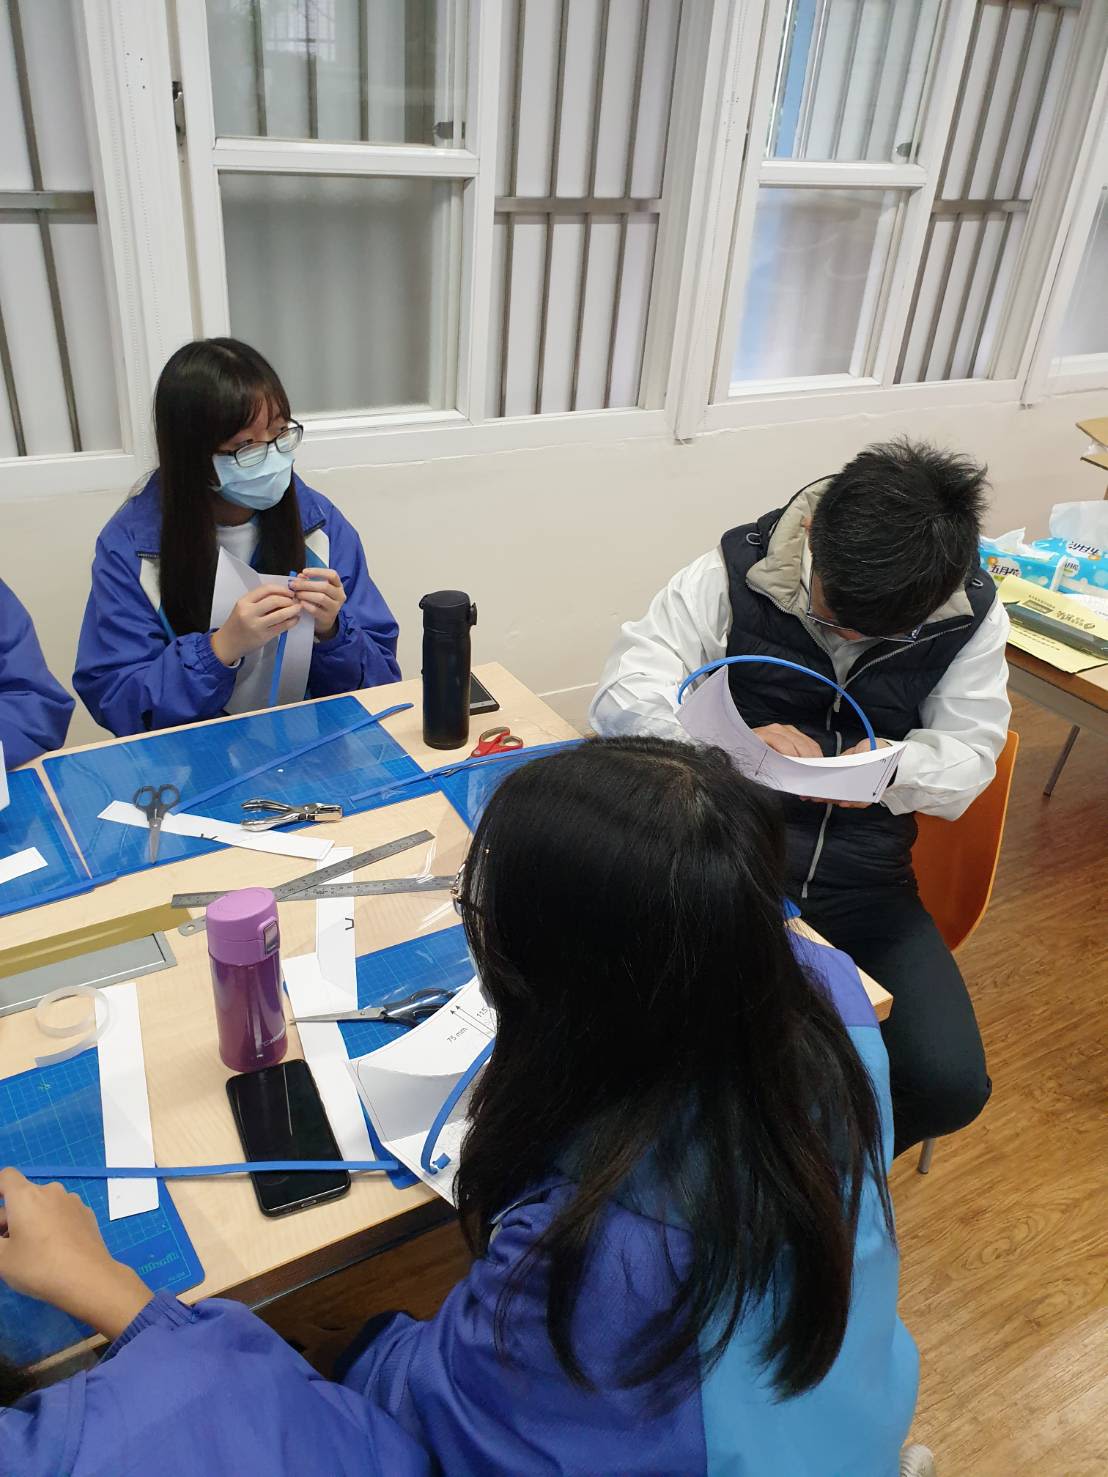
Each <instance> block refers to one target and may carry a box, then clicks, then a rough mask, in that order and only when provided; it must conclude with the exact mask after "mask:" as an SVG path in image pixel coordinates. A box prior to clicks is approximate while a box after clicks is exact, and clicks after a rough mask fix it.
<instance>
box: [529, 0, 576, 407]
mask: <svg viewBox="0 0 1108 1477" xmlns="http://www.w3.org/2000/svg"><path fill="white" fill-rule="evenodd" d="M560 6H561V14H560V15H559V17H558V69H557V72H556V74H555V80H554V126H553V129H552V132H551V138H550V198H551V200H554V199H556V197H557V194H558V162H559V157H560V155H561V148H562V105H563V103H564V102H565V90H566V37H567V35H568V33H569V0H560ZM554 214H555V212H554V211H553V210H548V211H547V212H546V230H545V237H544V240H543V262H542V299H541V301H542V307H541V310H540V314H539V349H538V355H537V358H536V364H535V414H536V415H541V414H542V382H543V369H544V366H545V363H546V328H547V322H548V320H549V317H550V265H551V261H552V259H553V256H554Z"/></svg>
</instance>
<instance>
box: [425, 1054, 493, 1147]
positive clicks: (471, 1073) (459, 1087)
mask: <svg viewBox="0 0 1108 1477" xmlns="http://www.w3.org/2000/svg"><path fill="white" fill-rule="evenodd" d="M495 1045H496V1042H495V1041H490V1042H489V1044H488V1045H487V1046H485V1047H483V1048H482V1049H481V1051H479V1052H478V1054H477V1056H476V1058H475V1059H474V1060H473V1061H472V1062H471V1063H470V1065H469V1066H468V1067H467V1068H466V1069H465V1071H464V1072H463V1073H462V1075H461V1076H460V1077H459V1078H458V1080H457V1082H456V1083H455V1084H454V1087H453V1088H452V1089H451V1091H450V1093H449V1095H448V1096H447V1099H446V1101H445V1102H444V1103H443V1105H442V1107H441V1108H440V1109H439V1111H438V1112H437V1113H436V1114H435V1121H434V1122H433V1123H432V1124H431V1127H430V1128H429V1129H428V1130H427V1137H426V1138H425V1139H424V1141H423V1152H422V1153H421V1154H420V1156H419V1163H420V1168H421V1169H422V1170H423V1172H424V1174H438V1172H439V1170H440V1169H445V1168H446V1166H447V1165H448V1164H449V1163H450V1156H449V1154H440V1155H439V1157H438V1158H437V1159H435V1160H432V1158H431V1155H432V1154H433V1153H434V1152H435V1145H436V1144H437V1143H438V1141H439V1134H440V1133H442V1131H443V1129H444V1128H445V1127H446V1123H447V1120H448V1119H449V1117H450V1115H451V1113H453V1111H454V1109H455V1108H456V1107H457V1105H458V1100H459V1099H460V1098H461V1096H462V1093H463V1092H465V1090H466V1088H467V1087H468V1086H469V1084H470V1083H471V1082H472V1081H473V1079H474V1077H476V1076H477V1073H478V1072H479V1071H480V1070H481V1068H482V1067H483V1066H484V1065H485V1063H486V1062H487V1061H488V1059H489V1057H490V1056H492V1049H493V1047H494V1046H495Z"/></svg>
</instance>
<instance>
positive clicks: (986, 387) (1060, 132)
mask: <svg viewBox="0 0 1108 1477" xmlns="http://www.w3.org/2000/svg"><path fill="white" fill-rule="evenodd" d="M785 5H786V0H719V3H717V5H716V12H717V33H718V34H717V36H716V46H717V52H716V63H715V70H714V73H713V75H712V76H710V77H709V78H708V79H707V83H706V86H705V90H704V96H705V102H704V114H703V121H704V123H705V124H706V126H707V128H708V130H709V133H710V138H709V140H708V142H707V145H706V146H705V148H704V150H703V155H702V158H701V161H700V162H701V164H702V168H703V172H704V175H705V180H706V187H705V189H704V191H703V196H704V216H703V220H702V224H701V230H700V238H699V251H698V258H697V260H696V261H695V265H692V275H694V277H695V287H694V289H693V291H692V293H691V294H690V295H689V296H688V300H687V301H686V303H685V305H684V312H683V314H682V317H681V325H682V329H683V334H684V344H683V352H684V354H685V356H686V362H685V364H684V365H681V366H675V368H674V373H673V375H672V376H671V382H670V393H671V401H670V404H671V418H672V425H673V429H674V434H675V435H676V436H677V437H678V439H680V440H688V439H691V438H692V437H694V436H695V435H697V434H699V433H701V432H705V431H714V430H722V429H726V428H729V427H740V426H748V425H766V424H773V423H777V422H789V421H801V420H808V419H811V418H813V417H814V416H820V417H823V416H835V415H850V414H865V413H888V412H890V411H897V410H906V409H911V408H919V409H923V408H932V407H941V406H944V405H953V404H957V405H966V404H974V403H977V404H987V403H990V402H1001V401H1008V402H1011V401H1018V400H1019V399H1020V398H1021V396H1022V395H1023V393H1024V388H1025V383H1026V380H1027V376H1028V373H1029V371H1030V368H1031V362H1032V356H1033V354H1034V351H1035V344H1036V340H1037V337H1038V333H1039V330H1040V326H1041V324H1042V321H1043V316H1044V314H1045V312H1046V308H1047V303H1048V300H1049V298H1050V294H1051V289H1052V287H1053V278H1054V273H1055V271H1056V269H1057V263H1058V257H1059V255H1060V253H1061V248H1062V244H1063V242H1064V239H1065V232H1066V230H1067V228H1068V225H1069V221H1070V219H1071V217H1072V214H1073V210H1074V207H1075V204H1076V198H1077V191H1076V189H1075V188H1074V181H1075V178H1079V177H1080V174H1081V170H1082V165H1083V160H1084V157H1085V155H1086V153H1087V150H1088V148H1089V146H1090V142H1091V139H1092V138H1093V137H1095V122H1094V120H1095V118H1096V116H1097V115H1096V113H1095V108H1094V110H1093V112H1092V113H1091V112H1090V106H1089V104H1090V100H1097V99H1099V97H1100V94H1101V92H1102V91H1103V89H1104V85H1105V78H1104V75H1103V68H1102V66H1101V63H1102V61H1103V58H1104V56H1105V53H1106V51H1108V6H1100V7H1097V6H1092V7H1086V8H1085V10H1084V11H1083V13H1082V15H1081V17H1080V19H1079V22H1078V24H1079V26H1080V30H1079V32H1078V33H1077V35H1076V37H1075V40H1074V44H1073V49H1072V52H1071V58H1072V62H1071V71H1070V76H1069V85H1068V101H1067V104H1066V107H1065V109H1064V110H1063V114H1062V116H1061V118H1060V121H1059V124H1058V126H1057V127H1056V129H1055V135H1054V139H1053V142H1052V150H1053V155H1052V157H1053V158H1054V159H1055V160H1058V161H1060V163H1061V165H1062V166H1064V167H1061V168H1055V169H1044V171H1043V179H1042V182H1041V184H1040V188H1039V190H1038V192H1037V198H1036V202H1035V205H1034V206H1033V208H1032V210H1031V212H1030V214H1029V218H1028V226H1027V230H1026V232H1025V241H1024V244H1023V245H1022V246H1021V252H1020V260H1019V263H1018V266H1017V271H1018V272H1019V273H1020V275H1021V281H1022V282H1023V283H1024V284H1026V289H1025V290H1023V291H1021V290H1019V289H1017V290H1016V291H1014V292H1013V293H1012V294H1011V297H1010V309H1009V312H1008V313H1007V314H1006V318H1005V321H1004V323H1003V324H1002V326H1001V328H1000V331H999V334H998V345H997V350H996V356H995V358H996V362H997V364H998V365H1000V366H1001V367H1002V368H1003V371H1004V372H1003V374H1001V375H998V376H997V377H996V378H993V379H988V380H984V379H977V380H968V379H967V380H953V381H948V382H939V383H936V382H930V383H926V384H909V385H902V384H896V383H894V376H895V372H896V358H897V352H898V350H899V345H900V342H901V336H902V333H903V330H904V326H905V324H906V322H907V318H908V313H909V311H910V306H911V295H912V291H913V287H914V283H915V279H916V271H917V269H918V265H919V261H920V258H921V255H922V251H923V246H924V239H925V234H926V230H927V224H928V220H929V218H930V213H931V207H932V203H933V201H934V196H935V191H936V189H937V185H938V176H939V172H940V168H941V161H942V154H943V149H944V146H945V142H946V138H947V134H948V132H949V129H950V126H951V123H952V119H953V115H954V108H955V105H956V101H957V92H958V85H959V81H960V78H961V72H962V65H963V61H964V58H965V54H966V50H967V47H968V44H969V40H970V35H971V31H972V25H973V16H974V9H975V0H945V4H944V7H943V10H942V13H941V15H940V18H939V22H938V31H937V39H936V45H935V47H934V49H933V53H932V64H931V67H930V72H929V78H928V82H927V84H926V85H925V89H924V96H923V102H922V107H921V119H920V124H919V128H918V139H919V145H918V149H917V156H916V158H915V160H914V161H913V162H912V163H910V164H904V165H900V164H884V163H880V162H874V163H857V164H840V163H837V162H833V163H830V164H828V163H823V162H808V161H801V160H772V159H764V158H763V157H762V153H763V141H764V139H765V137H766V133H767V130H768V123H769V112H770V108H771V105H772V95H773V83H774V75H775V71H776V55H777V49H778V47H779V44H780V37H781V30H782V25H783V20H784V14H785ZM765 184H777V185H795V186H801V187H802V186H810V187H811V186H819V185H823V186H827V185H832V184H834V185H840V186H844V187H846V186H852V187H855V188H863V189H880V190H888V189H901V190H909V191H910V192H911V193H910V195H909V197H908V199H907V201H906V202H905V204H904V206H903V214H902V221H901V230H900V239H899V243H898V244H897V246H896V248H895V256H894V259H893V260H892V262H891V263H890V267H889V271H888V272H887V274H886V279H887V280H886V287H885V299H884V302H883V304H882V311H881V312H880V313H879V315H878V319H877V322H876V323H875V325H874V331H873V337H874V341H875V351H874V371H873V373H872V374H871V375H869V376H858V377H854V376H850V375H838V376H815V377H809V378H796V379H789V380H786V381H778V382H752V383H751V384H750V385H749V386H742V387H741V388H739V389H738V390H737V392H736V387H733V386H732V385H731V383H730V364H731V358H732V353H733V347H734V344H735V342H736V339H737V335H738V329H739V323H740V317H741V312H742V302H743V294H744V290H745V285H746V269H747V266H748V262H749V248H750V239H751V233H752V228H753V218H754V211H755V208H756V202H757V194H758V189H759V187H760V186H762V185H765Z"/></svg>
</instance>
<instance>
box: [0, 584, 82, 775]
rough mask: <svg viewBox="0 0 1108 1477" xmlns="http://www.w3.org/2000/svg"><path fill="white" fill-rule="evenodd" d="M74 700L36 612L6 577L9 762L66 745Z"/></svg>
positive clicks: (0, 636)
mask: <svg viewBox="0 0 1108 1477" xmlns="http://www.w3.org/2000/svg"><path fill="white" fill-rule="evenodd" d="M72 713H73V699H72V698H71V697H70V695H69V693H68V692H66V690H65V688H64V687H62V685H61V683H60V682H57V681H56V680H55V679H54V678H53V677H52V676H51V675H50V670H49V668H48V667H47V665H46V662H45V661H44V659H43V655H42V648H41V647H40V646H39V644H38V637H37V636H36V635H35V628H34V626H33V625H32V624H31V617H30V616H29V615H28V614H27V612H26V610H25V609H24V607H23V605H22V603H21V602H20V601H19V599H18V598H17V597H16V596H15V594H14V593H13V592H12V591H11V590H9V589H8V587H7V585H6V584H5V583H4V581H3V580H0V744H3V745H4V767H5V768H6V769H14V768H15V767H16V765H17V764H26V763H27V761H28V759H34V758H35V757H36V756H37V755H39V754H42V753H43V752H44V751H45V750H47V749H60V748H61V746H62V744H64V743H65V736H66V734H67V733H68V732H69V720H70V717H71V716H72Z"/></svg>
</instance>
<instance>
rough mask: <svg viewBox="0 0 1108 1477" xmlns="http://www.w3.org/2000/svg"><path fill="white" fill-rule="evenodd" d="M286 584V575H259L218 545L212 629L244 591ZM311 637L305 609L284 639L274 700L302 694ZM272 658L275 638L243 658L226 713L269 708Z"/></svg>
mask: <svg viewBox="0 0 1108 1477" xmlns="http://www.w3.org/2000/svg"><path fill="white" fill-rule="evenodd" d="M288 582H289V577H288V574H287V573H285V574H259V573H258V571H257V570H256V569H251V567H250V565H249V564H244V563H243V561H242V560H241V559H236V558H235V556H234V555H233V554H228V552H227V550H226V549H220V551H219V559H218V561H217V563H216V567H215V586H214V588H213V590H212V614H211V628H212V630H213V631H214V630H215V629H216V627H218V626H221V625H222V624H223V622H224V621H225V620H226V619H227V617H228V616H229V615H230V614H231V611H232V610H233V609H234V607H235V604H236V603H237V602H238V601H239V600H241V599H242V597H243V595H246V594H248V593H249V592H250V591H251V590H256V589H257V588H258V586H259V585H277V586H278V587H279V588H281V589H286V590H287V589H288ZM314 641H315V622H314V620H313V619H312V616H311V613H310V612H309V611H306V610H305V611H304V612H303V613H302V615H301V617H300V620H299V621H298V623H297V624H296V625H295V626H293V628H292V630H291V631H289V633H288V636H287V637H286V639H285V654H284V658H283V659H282V662H281V676H280V680H279V682H278V684H277V702H278V703H298V702H300V701H301V699H302V698H303V696H304V693H305V692H306V690H307V686H308V668H309V667H310V666H311V664H312V645H313V643H314ZM276 660H277V638H274V639H273V640H272V641H270V642H269V644H268V645H267V646H263V647H261V648H260V649H259V650H258V651H251V652H248V653H247V654H246V656H244V657H243V659H242V665H241V666H240V667H239V669H238V672H237V674H236V676H235V690H234V692H233V693H232V694H231V697H230V700H229V701H228V703H227V711H228V713H252V712H255V711H256V710H257V709H258V708H268V707H269V705H270V703H269V697H270V691H271V689H272V687H273V667H274V663H275V662H276Z"/></svg>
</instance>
